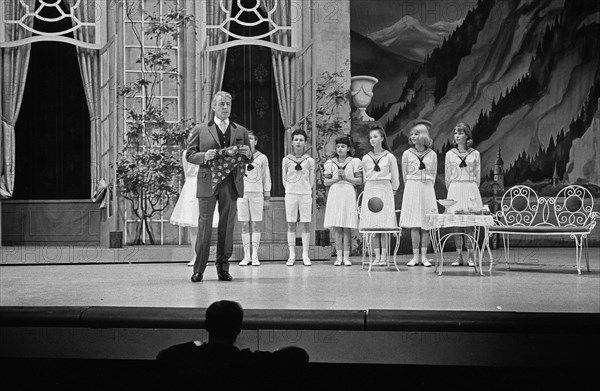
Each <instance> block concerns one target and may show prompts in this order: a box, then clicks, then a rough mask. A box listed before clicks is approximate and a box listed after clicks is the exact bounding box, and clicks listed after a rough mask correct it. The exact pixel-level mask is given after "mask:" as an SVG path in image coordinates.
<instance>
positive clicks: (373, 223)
mask: <svg viewBox="0 0 600 391" xmlns="http://www.w3.org/2000/svg"><path fill="white" fill-rule="evenodd" d="M369 143H370V144H371V146H372V147H373V150H372V151H370V152H369V153H367V154H366V155H365V156H363V158H362V166H363V176H364V178H365V189H364V191H363V195H362V201H361V207H360V222H359V227H360V228H396V227H398V223H397V221H396V212H395V210H396V206H395V202H394V195H395V194H396V191H397V190H398V187H400V173H399V170H398V161H397V160H396V157H395V156H394V155H393V154H392V153H391V152H390V151H389V150H388V146H387V141H386V139H385V131H384V130H383V128H381V127H380V126H378V125H375V127H373V128H372V129H371V130H370V131H369ZM373 239H374V243H375V246H374V248H373V251H374V252H375V261H374V262H373V265H387V259H386V258H387V237H386V235H382V234H378V235H375V236H374V238H373ZM380 248H381V256H380V255H379V254H380V252H379V251H380Z"/></svg>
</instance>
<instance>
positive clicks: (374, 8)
mask: <svg viewBox="0 0 600 391" xmlns="http://www.w3.org/2000/svg"><path fill="white" fill-rule="evenodd" d="M350 27H351V30H352V32H351V34H352V35H351V67H352V69H351V72H352V75H353V76H354V75H370V76H374V77H376V78H378V79H379V82H378V83H377V84H376V85H375V88H374V96H373V100H372V103H371V105H370V106H369V108H368V110H367V112H368V113H369V115H370V116H371V117H373V118H374V119H375V120H377V121H379V122H380V123H381V124H382V125H383V126H384V127H385V129H386V131H387V134H388V137H389V142H390V146H391V148H392V149H393V152H394V154H395V155H396V156H397V157H398V159H399V160H400V156H401V154H402V152H403V151H404V150H405V149H406V148H407V147H408V142H407V134H408V131H409V128H410V124H411V122H412V121H413V120H414V119H416V118H426V119H428V120H430V121H431V122H432V123H433V124H434V126H433V129H432V134H431V135H432V137H433V139H434V149H435V150H436V151H437V152H438V167H439V170H440V172H439V175H440V176H441V177H442V179H441V180H439V179H438V181H437V184H438V186H436V193H437V195H438V198H441V197H443V196H445V189H444V186H443V167H444V161H443V158H444V154H445V152H446V151H447V150H448V149H450V148H451V146H450V140H451V135H452V129H453V127H454V125H455V124H456V123H457V122H460V121H464V122H467V123H468V124H470V125H471V126H472V128H473V135H474V147H475V148H477V149H478V150H479V151H480V152H481V157H482V162H481V164H482V187H481V191H482V193H483V194H484V195H486V194H487V195H489V194H490V193H491V188H492V186H491V184H492V182H493V175H492V172H493V169H494V164H496V163H499V164H501V165H502V169H503V173H504V187H505V188H507V187H509V186H512V185H514V184H529V185H530V186H532V187H534V188H535V189H536V190H537V191H538V192H540V194H555V193H556V192H557V191H558V188H560V187H562V186H564V185H565V184H573V183H577V184H583V185H585V186H586V187H588V188H589V189H590V190H591V191H592V192H593V193H594V194H595V196H596V197H597V196H600V191H599V190H600V187H599V185H600V155H599V152H598V151H599V146H600V143H599V138H600V119H599V118H600V117H599V114H598V102H599V97H600V50H598V48H600V2H597V1H596V0H589V1H587V0H578V1H561V0H529V1H504V0H479V1H433V0H427V1H423V2H416V1H404V0H368V1H367V0H352V1H351V25H350ZM499 152H501V155H500V160H499V159H498V158H499V156H498V155H499ZM484 175H485V178H483V176H484ZM438 187H439V188H438Z"/></svg>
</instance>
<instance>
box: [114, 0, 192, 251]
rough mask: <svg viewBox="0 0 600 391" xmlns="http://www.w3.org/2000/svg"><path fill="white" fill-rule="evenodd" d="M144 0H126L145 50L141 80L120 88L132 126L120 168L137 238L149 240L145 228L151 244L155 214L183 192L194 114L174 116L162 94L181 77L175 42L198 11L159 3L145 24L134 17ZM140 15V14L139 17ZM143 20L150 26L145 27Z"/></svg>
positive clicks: (146, 14)
mask: <svg viewBox="0 0 600 391" xmlns="http://www.w3.org/2000/svg"><path fill="white" fill-rule="evenodd" d="M136 7H137V9H138V10H139V7H140V1H139V0H125V1H124V8H125V14H126V18H127V19H126V20H127V21H129V22H131V23H130V24H129V25H130V26H131V35H133V38H134V40H135V48H136V50H138V51H139V58H138V59H137V63H138V64H140V70H139V73H138V75H139V76H138V78H137V80H135V81H133V82H130V83H128V84H126V85H124V86H121V87H120V89H119V94H120V95H121V96H123V97H125V98H131V99H127V101H128V102H134V101H135V102H137V103H136V104H133V105H131V107H127V108H126V115H127V129H126V131H125V135H124V142H123V150H122V152H121V153H119V156H118V159H117V163H116V171H117V181H118V185H119V190H120V193H121V195H122V196H123V197H124V198H125V199H126V200H127V201H129V205H130V206H131V211H132V213H133V214H134V215H135V217H136V219H137V220H138V222H139V223H138V226H137V229H136V234H135V238H134V240H133V244H144V242H143V240H142V233H143V232H144V231H145V232H146V234H147V237H148V240H149V243H150V244H155V240H154V234H153V232H152V228H151V224H150V223H151V221H152V219H153V218H154V217H155V216H156V215H158V214H160V213H161V212H163V211H165V210H167V208H168V207H169V205H170V204H171V200H172V199H173V198H174V197H175V196H177V195H178V179H179V178H180V176H181V172H182V167H181V161H180V160H181V146H182V145H183V143H184V142H185V139H186V137H187V135H188V133H189V131H190V129H191V127H193V125H194V124H193V123H192V122H191V121H189V120H178V121H169V120H167V118H171V117H169V110H176V108H173V107H169V105H165V104H164V103H161V100H160V99H157V96H158V95H160V88H161V85H163V82H165V81H166V78H173V79H175V80H176V81H177V83H178V80H179V78H180V77H181V75H180V74H179V72H178V70H177V68H176V66H174V61H173V58H172V55H171V53H172V51H171V49H172V48H173V44H174V43H175V42H177V41H178V39H179V35H180V32H181V31H182V29H183V28H184V27H186V26H191V27H192V28H193V26H194V23H193V16H191V15H186V14H185V13H184V11H183V10H182V9H179V8H176V7H175V8H171V9H170V10H168V11H167V10H163V12H162V13H160V12H158V10H157V9H154V10H153V12H144V13H143V18H144V24H143V25H142V24H140V23H133V21H134V19H136V17H135V16H134V15H136ZM137 19H139V17H137ZM139 26H146V27H145V29H144V30H143V31H142V28H140V27H139Z"/></svg>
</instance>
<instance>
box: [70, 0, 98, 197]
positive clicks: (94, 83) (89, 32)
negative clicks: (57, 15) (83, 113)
mask: <svg viewBox="0 0 600 391" xmlns="http://www.w3.org/2000/svg"><path fill="white" fill-rule="evenodd" d="M77 1H78V0H68V3H69V4H70V5H75V4H76V3H77ZM74 14H75V16H76V17H77V19H79V20H80V21H81V22H90V23H91V22H94V21H95V20H96V8H95V2H93V1H81V2H80V3H79V7H77V8H75V9H74ZM73 24H75V21H73ZM95 33H96V32H95V28H94V26H82V27H81V28H79V29H77V30H75V31H74V32H73V36H74V38H75V39H76V40H78V41H81V42H88V43H95V41H96V40H95V38H96V37H95ZM76 50H77V59H78V61H79V72H80V74H81V80H82V81H83V89H84V91H85V97H86V100H87V105H88V111H89V112H90V132H91V137H90V139H91V143H90V144H91V145H90V158H91V162H92V164H91V166H92V167H90V169H91V170H92V172H91V178H92V181H91V194H90V196H91V197H93V196H94V193H95V191H96V189H95V187H96V185H97V182H98V181H100V180H107V179H108V178H97V177H96V176H97V170H96V165H97V164H99V157H98V156H97V153H96V147H97V145H99V143H100V107H99V102H100V99H99V98H100V51H99V50H95V49H84V48H81V47H79V46H76Z"/></svg>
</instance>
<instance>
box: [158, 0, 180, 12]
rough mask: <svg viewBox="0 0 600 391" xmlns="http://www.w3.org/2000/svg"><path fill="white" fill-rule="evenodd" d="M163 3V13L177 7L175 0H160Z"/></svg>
mask: <svg viewBox="0 0 600 391" xmlns="http://www.w3.org/2000/svg"><path fill="white" fill-rule="evenodd" d="M162 4H163V14H166V13H169V12H171V11H172V10H173V9H175V8H177V0H162Z"/></svg>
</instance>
